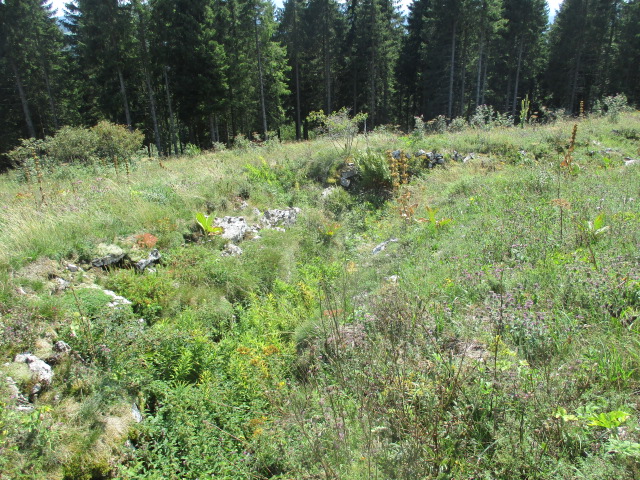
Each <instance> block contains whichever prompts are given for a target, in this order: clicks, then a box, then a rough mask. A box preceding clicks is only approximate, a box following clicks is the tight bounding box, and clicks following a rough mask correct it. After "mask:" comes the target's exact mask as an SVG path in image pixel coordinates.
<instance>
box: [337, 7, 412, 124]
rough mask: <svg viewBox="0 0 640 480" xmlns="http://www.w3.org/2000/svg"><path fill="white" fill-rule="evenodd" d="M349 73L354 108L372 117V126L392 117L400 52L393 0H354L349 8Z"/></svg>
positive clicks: (369, 119) (398, 22) (396, 17)
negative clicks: (392, 100) (396, 70)
mask: <svg viewBox="0 0 640 480" xmlns="http://www.w3.org/2000/svg"><path fill="white" fill-rule="evenodd" d="M347 21H348V25H349V32H348V35H347V41H346V47H347V55H346V56H347V58H348V64H347V72H348V75H349V77H350V83H351V85H352V101H351V107H352V110H353V111H354V112H359V111H364V112H366V113H368V114H369V118H368V122H369V124H370V126H371V127H373V126H375V125H379V124H383V123H386V122H388V121H389V120H390V118H391V111H390V104H391V99H392V97H393V96H394V93H395V78H396V75H395V66H396V64H397V60H398V52H399V49H400V38H401V37H400V32H401V31H402V28H401V24H400V15H399V14H398V11H397V10H396V8H395V7H394V5H393V1H391V0H361V1H359V0H352V1H351V3H350V4H349V9H348V20H347Z"/></svg>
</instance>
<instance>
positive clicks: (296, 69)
mask: <svg viewBox="0 0 640 480" xmlns="http://www.w3.org/2000/svg"><path fill="white" fill-rule="evenodd" d="M293 31H294V37H293V42H294V52H295V53H294V55H295V57H294V66H293V68H294V75H295V82H296V140H297V141H300V139H301V138H302V131H301V122H300V62H299V58H298V54H299V50H300V41H299V37H298V5H297V2H296V0H294V1H293Z"/></svg>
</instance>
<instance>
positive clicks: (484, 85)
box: [480, 47, 490, 105]
mask: <svg viewBox="0 0 640 480" xmlns="http://www.w3.org/2000/svg"><path fill="white" fill-rule="evenodd" d="M489 56H490V49H489V47H487V54H486V55H485V59H484V62H483V67H482V89H481V91H480V105H484V104H485V101H484V98H485V94H486V93H487V64H488V63H489Z"/></svg>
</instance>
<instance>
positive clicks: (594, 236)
mask: <svg viewBox="0 0 640 480" xmlns="http://www.w3.org/2000/svg"><path fill="white" fill-rule="evenodd" d="M578 227H579V229H580V230H581V232H582V233H583V239H584V242H585V243H586V245H587V248H588V249H589V255H590V260H591V263H592V264H593V266H594V267H595V268H596V270H599V267H598V262H597V261H596V254H595V252H594V250H593V246H594V245H595V244H596V242H597V241H598V240H600V238H602V237H603V236H604V235H605V234H606V233H607V232H608V231H609V230H610V229H611V226H609V225H605V224H604V213H601V214H600V215H598V216H597V217H596V218H595V219H593V220H589V221H587V222H583V223H578Z"/></svg>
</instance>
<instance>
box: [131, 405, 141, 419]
mask: <svg viewBox="0 0 640 480" xmlns="http://www.w3.org/2000/svg"><path fill="white" fill-rule="evenodd" d="M131 416H132V417H133V419H134V420H135V421H136V423H140V422H141V421H142V412H141V411H140V409H139V408H138V405H136V404H135V403H133V404H132V405H131Z"/></svg>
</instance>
